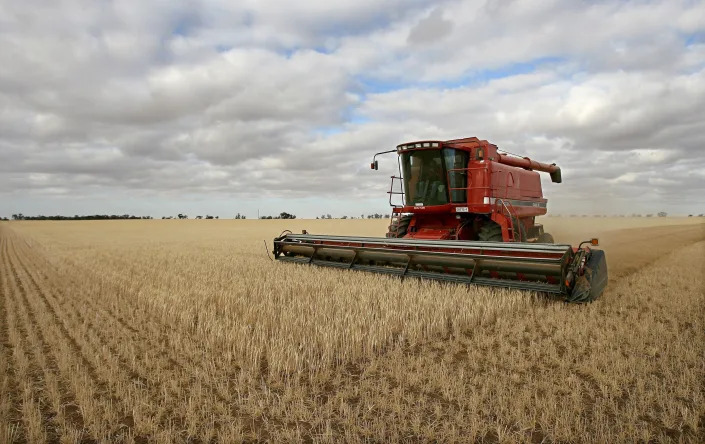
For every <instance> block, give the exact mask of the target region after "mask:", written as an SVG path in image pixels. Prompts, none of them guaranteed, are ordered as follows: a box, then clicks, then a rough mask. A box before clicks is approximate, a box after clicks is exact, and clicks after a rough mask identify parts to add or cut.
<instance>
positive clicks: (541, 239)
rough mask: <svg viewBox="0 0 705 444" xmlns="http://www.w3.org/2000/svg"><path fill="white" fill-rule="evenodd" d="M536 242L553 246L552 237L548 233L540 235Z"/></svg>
mask: <svg viewBox="0 0 705 444" xmlns="http://www.w3.org/2000/svg"><path fill="white" fill-rule="evenodd" d="M536 242H537V243H539V244H555V242H554V240H553V236H551V235H550V234H548V233H541V235H540V236H539V239H538V240H537V241H536Z"/></svg>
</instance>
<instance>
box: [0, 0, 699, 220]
mask: <svg viewBox="0 0 705 444" xmlns="http://www.w3.org/2000/svg"><path fill="white" fill-rule="evenodd" d="M0 48H1V49H0V216H3V215H4V216H10V215H11V214H14V213H20V212H21V213H23V214H26V215H38V214H45V215H48V214H52V215H53V214H63V215H73V214H96V213H100V214H106V213H107V214H135V215H151V216H153V217H161V216H167V215H176V214H177V213H185V214H188V215H189V216H191V217H194V216H196V215H199V214H201V215H205V214H212V215H218V216H220V217H221V218H229V217H233V216H234V215H235V214H237V213H241V214H244V215H246V216H247V217H250V218H252V217H257V214H258V213H259V214H260V215H266V214H279V213H280V212H282V211H287V212H289V213H293V214H296V215H297V216H298V217H315V216H317V215H321V214H332V215H333V216H334V217H338V216H342V215H352V216H356V215H360V214H362V213H365V214H368V213H374V212H379V213H388V212H389V206H388V196H387V194H386V191H387V190H388V189H389V180H390V179H389V176H391V175H392V174H393V173H394V172H395V168H396V165H397V162H396V159H395V158H394V157H390V156H387V157H382V158H380V159H379V160H380V170H379V171H372V170H370V169H369V163H370V161H371V158H372V155H373V154H374V153H376V152H379V151H385V150H388V149H393V148H394V147H395V146H396V145H397V144H399V143H402V142H406V141H413V140H419V139H425V140H428V139H432V140H448V139H455V138H461V137H470V136H476V137H478V138H480V139H486V140H489V141H490V142H492V143H494V144H496V145H498V146H499V147H500V148H502V149H505V150H507V151H509V152H513V153H517V154H521V155H527V156H530V157H532V158H535V159H536V160H539V161H543V162H548V163H553V162H555V163H557V164H558V165H559V166H561V168H562V172H563V183H561V184H553V183H551V182H550V179H549V178H548V177H545V178H544V180H543V187H544V195H545V196H546V197H547V198H548V200H549V204H548V207H549V212H550V213H553V214H631V213H656V212H658V211H666V212H668V213H669V214H689V213H696V214H697V213H705V143H704V142H703V139H704V136H705V117H704V116H705V2H702V1H677V0H668V1H623V2H618V1H578V0H576V1H550V0H541V1H535V0H521V1H518V0H517V1H512V0H486V1H451V0H435V1H425V0H387V1H384V2H380V1H377V0H338V1H336V2H327V1H316V0H299V1H297V2H291V1H286V0H270V1H254V0H242V1H237V2H234V1H225V0H202V1H198V0H193V1H190V0H185V1H169V0H163V1H161V0H160V1H108V0H96V1H92V2H85V1H64V0H51V1H44V0H37V1H32V2H21V1H15V0H5V1H2V2H0ZM392 156H393V155H392Z"/></svg>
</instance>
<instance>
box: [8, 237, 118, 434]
mask: <svg viewBox="0 0 705 444" xmlns="http://www.w3.org/2000/svg"><path fill="white" fill-rule="evenodd" d="M21 247H22V246H21V245H20V248H21ZM18 250H19V249H18V248H17V243H12V253H13V255H14V260H15V261H16V263H17V264H18V266H19V270H20V272H21V273H22V275H23V277H25V278H26V280H27V281H28V283H29V284H30V285H28V286H31V287H33V289H34V292H33V294H34V295H35V296H36V304H37V306H34V309H36V310H39V311H41V310H44V311H46V312H47V313H48V314H49V315H50V318H51V323H52V324H53V325H54V326H55V327H56V328H57V329H58V330H59V332H60V334H59V336H60V337H61V338H63V339H64V343H65V344H67V345H68V348H69V349H70V350H71V352H72V353H73V355H74V356H75V357H76V358H77V359H78V362H79V364H80V365H81V366H82V367H83V369H84V370H85V372H86V373H87V374H88V376H89V378H90V380H91V381H92V382H93V384H92V386H93V387H94V391H96V394H99V395H100V398H101V399H102V400H107V401H109V402H108V403H107V407H105V408H107V409H108V410H109V411H104V412H103V414H104V415H103V416H108V417H115V416H116V411H115V408H114V405H115V404H118V405H119V407H118V411H120V412H123V416H124V412H127V411H128V404H127V403H126V402H125V400H124V398H123V397H122V396H120V395H119V392H118V391H116V390H114V389H115V387H114V384H111V381H110V378H109V377H108V376H107V375H105V374H104V372H102V371H101V370H104V368H103V367H105V365H104V364H105V363H106V362H110V355H109V354H106V353H105V350H104V348H105V347H103V344H96V343H94V341H95V339H94V338H92V336H91V333H92V332H95V331H96V329H95V328H93V329H91V328H90V327H95V326H93V325H92V324H88V323H87V322H86V318H84V317H83V316H81V315H80V313H81V311H82V310H81V307H76V306H74V305H73V303H72V302H73V301H72V300H71V299H70V298H67V299H66V300H65V302H67V303H68V306H67V307H66V311H64V309H62V307H61V303H60V302H59V301H58V300H57V299H55V298H54V297H51V296H50V294H49V293H48V292H47V291H45V289H44V288H43V287H42V286H41V285H40V283H39V282H38V281H37V280H36V279H35V278H34V277H33V275H32V273H31V272H30V266H29V265H28V264H27V263H25V261H24V260H23V259H22V257H23V255H22V254H21V252H19V251H18ZM31 256H33V255H31V253H30V254H29V255H27V254H25V255H24V257H31ZM35 268H36V267H35ZM28 303H29V302H28ZM72 326H75V327H77V328H72ZM77 332H78V333H82V335H80V334H76V333H77ZM78 337H82V338H83V339H87V340H86V341H83V342H82V343H79V342H78V340H77V338H78ZM92 342H93V343H92ZM80 407H81V406H79V408H80ZM117 416H120V415H119V414H118V415H117ZM123 422H124V421H123ZM108 425H109V424H108ZM94 429H96V430H94V434H96V435H98V433H101V435H102V436H103V437H104V438H108V437H109V435H107V430H105V424H103V425H97V424H94ZM98 429H103V430H102V432H100V430H98ZM96 437H97V436H96Z"/></svg>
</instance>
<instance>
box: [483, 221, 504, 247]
mask: <svg viewBox="0 0 705 444" xmlns="http://www.w3.org/2000/svg"><path fill="white" fill-rule="evenodd" d="M477 240H481V241H486V242H503V241H504V238H502V227H501V226H500V225H499V224H498V223H497V222H493V221H487V222H485V223H484V224H483V225H482V227H481V228H480V232H479V233H477Z"/></svg>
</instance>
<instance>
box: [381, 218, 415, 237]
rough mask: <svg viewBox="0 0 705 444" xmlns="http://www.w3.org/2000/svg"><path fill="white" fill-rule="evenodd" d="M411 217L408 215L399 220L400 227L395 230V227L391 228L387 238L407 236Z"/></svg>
mask: <svg viewBox="0 0 705 444" xmlns="http://www.w3.org/2000/svg"><path fill="white" fill-rule="evenodd" d="M411 217H412V216H411V215H410V214H407V215H406V216H402V217H401V219H399V226H398V228H397V229H396V231H395V230H394V227H393V226H391V225H390V226H389V228H388V230H389V231H388V232H387V237H397V238H400V237H404V236H405V235H406V231H407V230H408V228H409V223H410V222H411Z"/></svg>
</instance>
